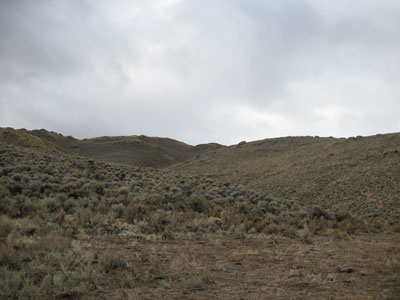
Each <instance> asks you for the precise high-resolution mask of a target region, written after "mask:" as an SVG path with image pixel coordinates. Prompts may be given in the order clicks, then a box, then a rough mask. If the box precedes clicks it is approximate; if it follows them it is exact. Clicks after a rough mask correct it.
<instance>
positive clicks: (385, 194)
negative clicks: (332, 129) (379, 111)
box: [170, 133, 400, 218]
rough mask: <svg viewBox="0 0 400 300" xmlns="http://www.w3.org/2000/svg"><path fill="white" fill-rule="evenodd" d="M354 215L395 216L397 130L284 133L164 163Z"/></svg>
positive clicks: (399, 198) (399, 183) (399, 168)
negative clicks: (346, 134)
mask: <svg viewBox="0 0 400 300" xmlns="http://www.w3.org/2000/svg"><path fill="white" fill-rule="evenodd" d="M170 168H171V169H173V170H175V171H179V172H181V173H184V174H192V175H194V174H197V175H200V174H202V175H207V176H209V177H215V178H219V179H220V180H223V181H230V182H235V183H240V184H243V185H245V186H247V187H250V188H254V189H257V190H260V191H261V190H268V192H269V193H271V194H272V195H273V196H275V197H284V198H288V199H292V200H296V201H297V202H298V203H303V204H305V203H307V204H318V205H321V206H322V207H324V208H329V209H332V210H334V211H339V210H344V209H345V210H347V209H348V210H350V211H351V212H352V213H353V214H355V215H363V216H396V217H399V218H400V134H399V133H394V134H385V135H376V136H370V137H357V138H349V139H335V138H319V137H286V138H278V139H266V140H262V141H256V142H251V143H243V144H239V145H236V146H230V147H227V148H225V149H218V150H216V151H213V152H208V153H206V154H203V155H201V156H200V157H199V158H196V159H192V160H191V161H189V162H185V163H180V164H177V165H174V166H171V167H170Z"/></svg>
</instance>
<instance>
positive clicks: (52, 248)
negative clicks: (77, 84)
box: [0, 129, 400, 299]
mask: <svg viewBox="0 0 400 300" xmlns="http://www.w3.org/2000/svg"><path fill="white" fill-rule="evenodd" d="M246 146H247V145H241V146H240V147H246ZM206 148H207V147H206ZM218 148H219V147H218ZM221 149H222V148H221ZM212 151H217V150H215V149H214V150H212ZM391 176H392V177H394V176H393V175H391ZM393 193H394V194H393V197H396V194H395V190H394V192H393ZM330 208H331V207H329V206H327V205H316V204H315V203H313V202H312V201H311V202H309V203H306V202H305V201H302V202H301V201H293V200H290V198H289V197H273V196H271V195H270V194H269V191H268V190H263V189H256V188H250V187H249V186H246V185H242V184H240V183H236V182H234V181H231V180H219V179H216V178H214V177H213V176H207V175H201V174H197V175H190V174H185V175H183V174H180V173H178V172H174V171H171V170H165V169H155V168H149V167H138V166H130V165H123V164H117V163H111V162H104V161H99V160H96V159H92V158H87V157H81V156H78V155H77V153H75V152H73V151H70V150H68V149H65V148H60V145H55V144H52V143H50V142H48V141H45V140H42V139H41V138H40V137H38V136H36V135H30V134H29V133H26V132H23V131H22V132H15V131H13V130H10V129H7V130H3V131H2V136H1V140H0V278H1V280H0V298H2V299H89V298H93V299H121V298H123V299H155V298H159V299H161V298H165V297H164V296H165V295H168V296H167V298H168V299H184V298H190V299H203V298H207V297H211V298H219V299H226V298H224V297H225V296H226V297H228V298H230V299H240V298H243V299H247V298H248V297H250V298H249V299H261V298H263V296H262V295H267V294H268V295H269V296H268V297H267V296H265V299H268V298H269V297H275V298H276V299H287V298H290V297H292V298H296V296H295V295H296V289H297V290H298V289H300V287H301V284H306V283H307V284H308V285H309V288H310V290H312V293H311V294H310V295H313V297H315V298H318V299H322V298H321V297H325V296H326V297H328V296H329V295H330V294H331V292H329V291H328V290H327V291H323V290H321V286H320V285H319V284H317V281H318V280H322V281H321V282H323V284H324V285H327V286H331V287H332V288H335V287H336V288H337V287H340V289H341V290H337V291H336V292H335V293H336V294H335V293H334V295H337V296H338V297H339V298H341V297H342V298H343V299H345V297H346V296H349V295H344V294H341V291H347V293H348V292H349V291H351V290H352V289H351V287H350V286H348V283H353V286H359V287H361V288H362V287H363V286H368V285H369V286H370V290H369V291H366V292H365V293H364V292H358V291H357V293H356V291H354V293H352V294H351V296H352V297H353V296H354V297H353V298H346V299H368V298H365V297H370V296H371V297H372V298H371V299H377V298H376V297H377V296H379V295H380V296H382V299H395V298H396V295H398V294H397V292H398V289H397V287H398V286H399V283H400V282H399V271H400V269H399V267H400V261H399V260H400V257H399V255H398V253H399V251H398V250H399V243H398V242H399V235H398V232H399V231H400V226H399V219H398V218H396V215H395V214H382V215H365V214H354V213H353V210H352V209H351V208H348V209H344V206H340V207H339V208H337V207H332V209H330ZM398 209H399V207H397V206H394V207H393V211H395V212H397V211H398ZM376 211H377V210H376ZM349 245H352V247H354V249H357V251H360V252H362V253H363V256H362V258H360V259H361V260H362V263H361V262H359V263H357V264H356V265H354V261H353V260H354V259H356V258H357V257H360V256H358V255H357V253H352V252H350V251H347V250H346V251H345V250H344V249H345V248H346V247H348V246H349ZM365 245H369V246H370V247H375V248H368V249H365ZM313 249H314V250H313ZM315 249H318V250H315ZM313 251H314V252H315V253H314V254H315V257H318V260H321V261H325V262H328V263H327V265H326V266H325V267H323V266H320V267H319V268H318V269H313V268H312V267H311V266H312V265H313V264H315V263H317V264H318V263H319V262H316V261H313V256H314V254H313ZM340 251H344V252H343V257H341V256H340ZM376 251H383V253H384V254H382V255H383V256H379V257H378V256H377V253H376ZM329 253H330V254H329ZM296 255H297V256H299V257H302V258H301V259H302V261H300V260H299V259H300V258H299V259H296ZM333 258H334V259H333ZM303 259H304V260H303ZM369 259H372V260H373V263H371V262H368V260H369ZM349 263H353V265H350V266H349ZM363 264H366V265H363ZM266 266H269V268H271V270H273V271H274V272H278V271H279V272H286V273H287V272H289V273H288V274H287V275H285V276H284V277H282V278H281V277H280V275H278V274H276V276H272V275H273V274H269V275H268V274H266V273H265V267H266ZM251 270H257V272H258V274H259V276H261V277H259V278H258V279H257V278H256V277H257V276H255V274H253V275H252V273H251ZM379 272H381V273H379ZM382 272H383V273H382ZM286 273H285V274H286ZM378 273H379V274H380V275H381V276H383V278H384V279H385V281H384V280H383V279H382V280H378V282H376V277H375V276H378V275H379V274H378ZM234 274H243V276H245V278H244V279H245V280H249V282H247V281H245V282H242V285H237V280H238V278H236V277H237V276H234ZM313 274H314V275H315V276H314V275H313ZM363 274H364V275H363ZM254 276H255V277H254ZM263 276H264V277H263ZM313 276H314V277H313ZM318 276H319V277H318ZM321 276H322V277H321ZM253 277H254V278H253ZM318 278H320V279H318ZM261 279H263V280H266V281H265V282H264V283H263V282H262V281H260V280H261ZM235 280H236V281H235ZM251 280H252V281H251ZM267 280H268V282H269V283H268V282H267ZM346 281H348V282H347V283H346ZM268 284H269V285H270V289H268V292H267V291H264V292H265V293H266V294H263V287H266V286H268ZM307 284H306V285H304V286H303V288H305V289H306V290H307V289H308V288H307ZM346 285H347V286H346ZM240 286H241V287H242V288H241V289H240V288H239V287H240ZM284 287H286V288H287V291H284V290H283V289H284ZM381 288H382V289H384V292H382V293H381V294H379V293H380V292H381V290H380V289H381ZM251 291H252V292H251ZM245 292H246V293H247V292H248V294H244V293H245ZM232 293H235V294H232ZM162 295H164V296H162ZM207 295H208V296H207ZM299 295H303V296H304V295H305V294H304V293H303V294H302V292H300V294H299ZM357 297H358V298H357ZM385 297H386V298H385ZM275 298H274V299H275ZM300 298H302V297H300ZM326 299H329V298H326Z"/></svg>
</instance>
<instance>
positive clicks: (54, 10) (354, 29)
mask: <svg viewBox="0 0 400 300" xmlns="http://www.w3.org/2000/svg"><path fill="white" fill-rule="evenodd" d="M399 20H400V5H399V4H398V2H396V1H391V0H384V1H372V0H363V1H361V0H355V1H351V2H350V1H334V2H332V1H317V0H300V1H289V0H287V1H278V0H276V1H259V0H253V1H240V0H235V1H228V0H220V1H211V0H202V1H200V0H191V1H181V0H168V1H167V0H147V1H118V3H116V2H112V1H106V0H101V1H89V0H86V1H77V0H76V1H50V0H38V1H28V0H26V1H1V2H0V126H13V127H26V128H47V129H49V130H54V131H58V132H62V133H64V134H72V135H74V136H77V137H90V136H98V135H117V134H118V135H119V134H146V135H152V136H168V137H172V138H176V139H180V140H183V141H186V142H188V143H192V144H196V143H202V142H210V141H217V142H221V143H226V144H230V143H236V142H239V141H241V140H244V139H246V140H252V139H261V138H266V137H273V136H286V135H325V136H329V135H334V136H351V135H359V134H362V135H368V134H375V133H382V132H391V131H400V123H399V119H400V118H399V115H398V113H397V112H398V111H400V101H399V95H400V87H399V85H398V82H399V81H400V55H399V54H398V53H400V21H399Z"/></svg>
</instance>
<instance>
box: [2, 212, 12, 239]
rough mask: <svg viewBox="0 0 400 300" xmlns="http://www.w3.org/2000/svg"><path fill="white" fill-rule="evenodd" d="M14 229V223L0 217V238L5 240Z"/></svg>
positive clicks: (4, 217) (5, 217)
mask: <svg viewBox="0 0 400 300" xmlns="http://www.w3.org/2000/svg"><path fill="white" fill-rule="evenodd" d="M13 229H14V223H13V222H12V221H11V220H10V219H9V218H8V217H7V216H0V238H5V237H7V235H8V234H9V233H11V232H12V231H13Z"/></svg>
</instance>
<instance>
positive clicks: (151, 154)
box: [17, 129, 223, 168]
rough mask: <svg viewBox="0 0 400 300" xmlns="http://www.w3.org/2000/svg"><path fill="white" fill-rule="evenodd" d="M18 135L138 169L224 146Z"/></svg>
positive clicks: (131, 138) (42, 133)
mask: <svg viewBox="0 0 400 300" xmlns="http://www.w3.org/2000/svg"><path fill="white" fill-rule="evenodd" d="M17 132H19V133H24V134H25V135H29V136H35V137H38V138H40V139H42V140H44V141H46V142H48V143H51V144H53V145H55V146H57V147H58V148H60V149H63V150H65V151H69V152H74V153H75V154H78V155H79V156H84V157H89V158H94V159H98V160H102V161H106V162H116V163H122V164H127V165H132V166H139V167H155V168H163V167H167V166H169V165H172V164H176V163H179V162H182V161H185V160H187V159H190V158H192V157H196V156H197V155H199V154H200V153H204V152H207V151H210V150H214V149H219V148H221V147H223V146H222V145H219V144H215V143H211V144H204V145H198V146H191V145H187V144H185V143H183V142H180V141H176V140H173V139H170V138H159V137H147V136H144V135H140V136H136V135H133V136H115V137H110V136H104V137H97V138H90V139H82V140H78V139H75V138H73V137H70V136H69V137H66V136H63V135H61V134H59V133H55V132H49V131H47V130H45V129H40V130H32V131H28V130H24V129H22V130H18V131H17Z"/></svg>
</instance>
